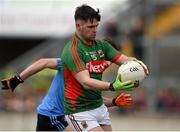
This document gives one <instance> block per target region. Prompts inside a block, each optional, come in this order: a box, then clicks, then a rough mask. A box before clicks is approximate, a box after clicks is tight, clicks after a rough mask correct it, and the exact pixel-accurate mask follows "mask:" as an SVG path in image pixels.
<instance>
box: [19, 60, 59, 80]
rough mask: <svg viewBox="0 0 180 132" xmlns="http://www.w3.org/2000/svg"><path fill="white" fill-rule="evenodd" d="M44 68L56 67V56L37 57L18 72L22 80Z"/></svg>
mask: <svg viewBox="0 0 180 132" xmlns="http://www.w3.org/2000/svg"><path fill="white" fill-rule="evenodd" d="M45 68H50V69H57V58H46V59H39V60H38V61H36V62H34V63H33V64H31V65H30V66H29V67H27V68H26V69H25V70H23V71H22V72H21V73H20V77H21V79H22V80H26V79H27V78H28V77H30V76H32V75H34V74H36V73H38V72H40V71H41V70H43V69H45Z"/></svg>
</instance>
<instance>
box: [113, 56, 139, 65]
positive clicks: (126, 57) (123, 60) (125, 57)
mask: <svg viewBox="0 0 180 132" xmlns="http://www.w3.org/2000/svg"><path fill="white" fill-rule="evenodd" d="M128 60H137V59H136V58H134V57H128V56H126V55H124V54H122V55H121V56H120V58H119V59H118V60H117V61H116V62H115V63H116V64H117V65H119V66H120V65H121V64H122V63H124V62H125V61H128Z"/></svg>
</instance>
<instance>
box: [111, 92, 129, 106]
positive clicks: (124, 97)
mask: <svg viewBox="0 0 180 132" xmlns="http://www.w3.org/2000/svg"><path fill="white" fill-rule="evenodd" d="M112 103H113V104H114V105H115V106H119V107H122V106H131V105H132V98H131V95H130V94H125V93H121V94H120V95H119V96H117V97H116V98H114V99H113V101H112Z"/></svg>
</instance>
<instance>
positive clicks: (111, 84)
mask: <svg viewBox="0 0 180 132" xmlns="http://www.w3.org/2000/svg"><path fill="white" fill-rule="evenodd" d="M109 90H110V91H115V89H114V87H113V83H110V85H109Z"/></svg>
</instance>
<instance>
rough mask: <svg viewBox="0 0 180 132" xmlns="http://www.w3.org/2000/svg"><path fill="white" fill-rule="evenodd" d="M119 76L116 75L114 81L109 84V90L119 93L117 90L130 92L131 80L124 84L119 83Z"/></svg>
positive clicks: (131, 87)
mask: <svg viewBox="0 0 180 132" xmlns="http://www.w3.org/2000/svg"><path fill="white" fill-rule="evenodd" d="M119 78H120V75H117V77H116V80H115V81H114V82H113V83H111V84H110V86H109V89H110V90H111V91H119V90H124V91H132V90H133V87H134V84H133V82H132V81H131V80H129V81H126V82H121V81H120V79H119Z"/></svg>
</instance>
